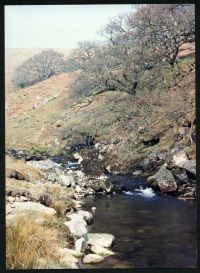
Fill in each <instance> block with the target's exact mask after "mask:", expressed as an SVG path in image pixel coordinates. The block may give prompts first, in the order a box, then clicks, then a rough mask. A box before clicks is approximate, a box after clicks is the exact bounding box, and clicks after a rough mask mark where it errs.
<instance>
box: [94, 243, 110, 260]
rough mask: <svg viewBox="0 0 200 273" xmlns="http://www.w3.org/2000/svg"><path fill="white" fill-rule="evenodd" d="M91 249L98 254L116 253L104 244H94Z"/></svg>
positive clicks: (108, 254)
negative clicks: (103, 245)
mask: <svg viewBox="0 0 200 273" xmlns="http://www.w3.org/2000/svg"><path fill="white" fill-rule="evenodd" d="M91 251H92V252H93V253H95V254H98V255H101V256H103V257H108V256H111V255H114V254H115V253H114V252H112V251H111V250H109V249H106V248H104V247H102V246H98V245H94V246H92V247H91Z"/></svg>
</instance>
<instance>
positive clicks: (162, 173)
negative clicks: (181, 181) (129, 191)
mask: <svg viewBox="0 0 200 273" xmlns="http://www.w3.org/2000/svg"><path fill="white" fill-rule="evenodd" d="M147 180H148V182H156V184H157V185H158V186H159V188H160V191H161V192H174V191H176V189H177V184H176V181H175V178H174V176H173V174H172V172H171V171H170V170H168V169H167V168H166V165H165V164H163V165H162V166H161V167H160V169H159V171H158V172H157V173H156V174H155V175H154V176H151V177H149V178H148V179H147Z"/></svg>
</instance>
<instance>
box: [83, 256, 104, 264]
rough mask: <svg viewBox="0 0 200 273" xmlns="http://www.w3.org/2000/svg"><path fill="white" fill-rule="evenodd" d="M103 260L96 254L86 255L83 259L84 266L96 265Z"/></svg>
mask: <svg viewBox="0 0 200 273" xmlns="http://www.w3.org/2000/svg"><path fill="white" fill-rule="evenodd" d="M103 260H104V257H102V256H100V255H97V254H88V255H86V256H85V257H84V258H83V263H84V264H96V263H100V262H102V261H103Z"/></svg>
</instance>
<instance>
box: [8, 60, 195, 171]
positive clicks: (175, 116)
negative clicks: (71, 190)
mask: <svg viewBox="0 0 200 273" xmlns="http://www.w3.org/2000/svg"><path fill="white" fill-rule="evenodd" d="M75 79H76V73H75V72H74V73H63V74H60V75H56V76H54V77H52V78H50V79H48V80H46V81H43V82H40V83H38V84H35V85H33V86H31V87H28V88H25V89H22V90H19V91H18V92H16V93H12V94H10V95H8V98H7V101H6V102H7V110H6V148H7V149H16V150H26V151H29V152H31V151H32V152H33V151H35V150H38V151H42V152H44V153H45V152H48V153H50V154H52V155H55V154H59V153H63V154H64V153H65V150H64V149H65V148H66V146H67V147H70V146H71V145H74V144H79V143H84V141H85V137H86V136H87V135H95V137H96V142H99V143H101V144H104V145H107V153H106V156H105V164H108V165H111V166H112V167H113V168H114V169H118V170H124V171H128V170H132V169H134V164H135V162H138V159H140V160H141V159H142V158H144V157H145V156H146V155H148V154H150V153H151V152H152V151H157V150H159V151H161V150H169V148H170V147H173V145H176V144H179V145H186V146H188V147H190V148H188V149H189V150H191V151H190V152H191V154H193V156H194V153H195V152H194V150H195V147H194V145H193V144H191V140H190V138H191V134H192V133H194V130H195V129H194V126H195V125H194V126H193V123H194V121H195V68H194V65H190V66H189V67H187V69H186V70H185V72H183V73H182V74H181V75H180V76H179V78H178V81H177V83H174V84H171V86H170V87H168V88H163V90H155V91H154V92H153V93H150V92H143V93H141V94H140V93H138V94H137V95H136V97H132V98H131V97H130V95H128V94H126V93H120V92H116V91H115V92H114V91H108V92H106V93H103V94H99V95H97V96H90V97H87V98H85V99H83V100H81V99H77V98H75V97H74V96H73V81H74V80H75ZM187 124H189V127H187V126H188V125H187ZM191 124H192V126H191ZM186 127H187V128H188V130H186V129H185V134H186V135H185V137H182V134H180V131H181V130H182V131H184V130H183V129H181V128H186ZM180 135H181V137H180ZM179 138H180V139H179ZM155 139H158V143H157V144H156V145H151V141H154V140H155ZM149 141H150V142H149ZM152 143H153V142H152ZM191 145H192V146H191Z"/></svg>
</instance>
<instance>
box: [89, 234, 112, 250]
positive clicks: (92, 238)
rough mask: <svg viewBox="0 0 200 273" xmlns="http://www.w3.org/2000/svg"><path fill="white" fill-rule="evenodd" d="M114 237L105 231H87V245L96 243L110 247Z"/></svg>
mask: <svg viewBox="0 0 200 273" xmlns="http://www.w3.org/2000/svg"><path fill="white" fill-rule="evenodd" d="M114 239H115V237H114V236H113V235H111V234H107V233H88V242H87V244H88V245H92V246H93V245H95V246H96V245H97V246H102V247H110V246H111V245H112V244H113V242H114Z"/></svg>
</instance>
